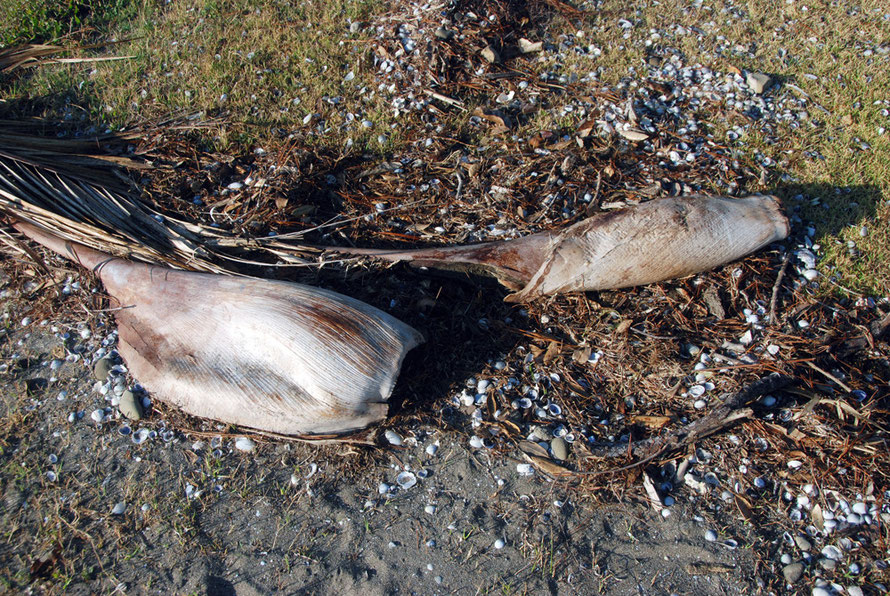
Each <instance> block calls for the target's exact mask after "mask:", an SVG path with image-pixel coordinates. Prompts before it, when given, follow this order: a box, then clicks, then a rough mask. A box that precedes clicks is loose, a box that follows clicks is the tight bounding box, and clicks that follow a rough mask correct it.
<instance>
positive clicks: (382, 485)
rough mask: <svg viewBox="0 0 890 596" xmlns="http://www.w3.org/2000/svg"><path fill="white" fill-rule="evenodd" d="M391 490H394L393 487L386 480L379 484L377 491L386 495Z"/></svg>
mask: <svg viewBox="0 0 890 596" xmlns="http://www.w3.org/2000/svg"><path fill="white" fill-rule="evenodd" d="M390 490H392V487H391V486H390V485H388V484H387V483H385V482H381V483H380V484H378V485H377V493H378V494H381V495H385V494H386V493H388V492H389V491H390Z"/></svg>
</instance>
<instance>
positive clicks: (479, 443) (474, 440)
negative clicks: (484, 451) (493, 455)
mask: <svg viewBox="0 0 890 596" xmlns="http://www.w3.org/2000/svg"><path fill="white" fill-rule="evenodd" d="M484 444H485V443H484V441H483V440H482V439H481V438H479V437H477V436H476V435H473V436H472V437H470V447H472V448H473V449H481V448H482V447H483V446H484Z"/></svg>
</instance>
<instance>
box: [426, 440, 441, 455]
mask: <svg viewBox="0 0 890 596" xmlns="http://www.w3.org/2000/svg"><path fill="white" fill-rule="evenodd" d="M438 451H439V441H436V442H435V443H430V444H429V445H427V446H426V454H427V455H436V452H438Z"/></svg>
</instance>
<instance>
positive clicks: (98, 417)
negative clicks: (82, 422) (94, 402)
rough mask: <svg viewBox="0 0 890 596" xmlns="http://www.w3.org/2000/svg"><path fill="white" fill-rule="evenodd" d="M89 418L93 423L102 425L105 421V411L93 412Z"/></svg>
mask: <svg viewBox="0 0 890 596" xmlns="http://www.w3.org/2000/svg"><path fill="white" fill-rule="evenodd" d="M90 418H92V419H93V421H94V422H98V423H102V422H103V421H104V420H105V410H102V409H98V410H93V413H92V414H90Z"/></svg>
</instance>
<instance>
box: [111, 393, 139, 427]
mask: <svg viewBox="0 0 890 596" xmlns="http://www.w3.org/2000/svg"><path fill="white" fill-rule="evenodd" d="M117 408H118V410H120V413H121V414H123V415H124V416H126V417H127V418H129V419H130V420H142V404H141V403H140V402H139V398H138V397H136V396H135V395H134V394H133V392H132V391H130V390H129V389H127V390H126V391H124V392H123V394H121V399H120V403H118V405H117Z"/></svg>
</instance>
